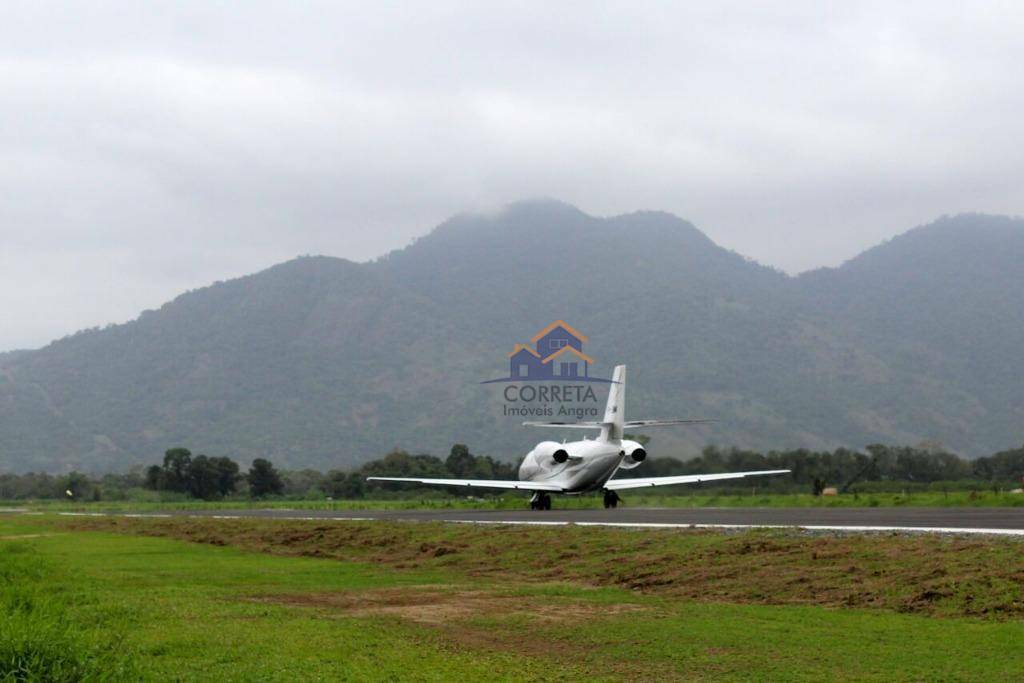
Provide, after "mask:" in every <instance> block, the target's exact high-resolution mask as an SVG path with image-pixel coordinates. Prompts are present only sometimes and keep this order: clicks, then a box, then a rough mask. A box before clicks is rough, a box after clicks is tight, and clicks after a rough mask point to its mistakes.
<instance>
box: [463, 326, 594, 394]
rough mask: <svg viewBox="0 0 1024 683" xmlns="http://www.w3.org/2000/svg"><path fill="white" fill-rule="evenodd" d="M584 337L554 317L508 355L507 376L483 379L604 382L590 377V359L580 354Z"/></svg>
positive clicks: (493, 380) (499, 380) (585, 339)
mask: <svg viewBox="0 0 1024 683" xmlns="http://www.w3.org/2000/svg"><path fill="white" fill-rule="evenodd" d="M588 341H589V340H588V339H587V336H586V335H584V334H581V333H580V332H578V331H577V330H575V329H573V328H572V326H570V325H569V324H568V323H566V322H565V321H564V320H556V321H555V322H553V323H551V324H550V325H548V326H547V327H545V328H544V329H543V330H541V331H540V332H538V333H537V334H535V335H534V336H533V338H532V339H530V343H529V344H516V345H515V347H514V348H513V349H512V352H511V353H510V354H508V365H509V369H508V377H501V378H499V379H492V380H487V381H486V382H483V384H490V383H492V382H608V383H610V382H611V380H610V379H604V378H601V377H591V376H590V366H591V365H592V364H593V363H594V359H593V358H591V357H590V356H588V355H587V354H585V353H583V345H584V344H586V343H587V342H588Z"/></svg>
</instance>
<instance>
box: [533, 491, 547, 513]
mask: <svg viewBox="0 0 1024 683" xmlns="http://www.w3.org/2000/svg"><path fill="white" fill-rule="evenodd" d="M530 509H531V510H550V509H551V496H549V495H548V494H546V493H535V494H533V498H531V499H530Z"/></svg>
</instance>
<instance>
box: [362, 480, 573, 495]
mask: <svg viewBox="0 0 1024 683" xmlns="http://www.w3.org/2000/svg"><path fill="white" fill-rule="evenodd" d="M366 479H367V480H368V481H399V482H405V483H411V484H430V485H432V486H465V487H467V488H474V489H517V490H520V491H557V492H562V491H564V489H563V488H562V487H561V486H555V485H554V484H541V483H538V482H535V481H512V480H509V479H417V478H413V477H367V478H366Z"/></svg>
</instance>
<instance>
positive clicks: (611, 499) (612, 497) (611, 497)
mask: <svg viewBox="0 0 1024 683" xmlns="http://www.w3.org/2000/svg"><path fill="white" fill-rule="evenodd" d="M621 501H622V499H621V498H619V494H617V493H615V491H609V490H608V489H605V491H604V506H605V508H614V507H618V506H619V503H620V502H621Z"/></svg>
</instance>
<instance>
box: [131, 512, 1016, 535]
mask: <svg viewBox="0 0 1024 683" xmlns="http://www.w3.org/2000/svg"><path fill="white" fill-rule="evenodd" d="M137 516H148V515H137ZM155 516H191V517H216V518H234V517H243V518H244V517H254V518H280V519H324V520H346V519H347V520H404V521H418V522H439V521H440V522H462V523H476V524H552V525H565V524H578V525H585V526H590V525H594V526H628V527H710V528H715V527H721V528H747V527H803V528H807V529H822V530H839V531H842V530H847V531H917V532H946V533H981V534H985V533H988V534H1008V535H1020V536H1024V509H1018V508H883V507H878V508H696V509H690V508H630V507H620V508H618V509H615V510H603V509H598V510H559V509H557V508H556V509H554V510H549V511H531V510H528V509H524V510H522V511H516V510H346V511H332V510H286V509H265V510H211V511H181V512H169V513H162V514H159V515H155Z"/></svg>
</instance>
